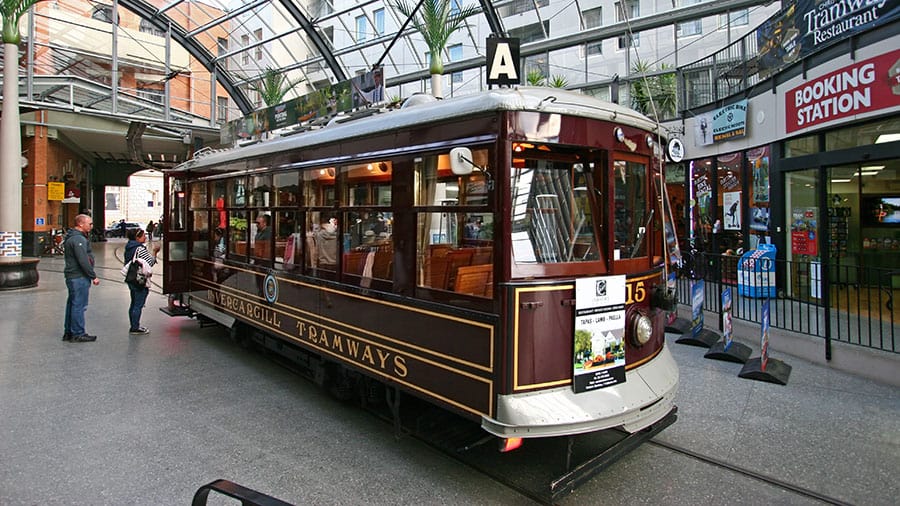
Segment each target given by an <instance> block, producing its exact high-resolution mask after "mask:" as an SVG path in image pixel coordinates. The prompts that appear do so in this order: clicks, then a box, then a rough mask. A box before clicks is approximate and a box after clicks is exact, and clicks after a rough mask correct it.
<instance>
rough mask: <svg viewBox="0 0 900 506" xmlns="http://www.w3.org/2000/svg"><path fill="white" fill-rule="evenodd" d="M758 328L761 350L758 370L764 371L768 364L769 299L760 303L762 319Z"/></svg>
mask: <svg viewBox="0 0 900 506" xmlns="http://www.w3.org/2000/svg"><path fill="white" fill-rule="evenodd" d="M759 328H760V339H759V341H760V342H759V349H760V350H761V351H760V361H759V368H760V370H762V371H765V370H766V364H768V363H769V299H766V300H764V301H763V303H762V317H761V321H760V327H759Z"/></svg>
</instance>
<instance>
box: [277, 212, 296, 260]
mask: <svg viewBox="0 0 900 506" xmlns="http://www.w3.org/2000/svg"><path fill="white" fill-rule="evenodd" d="M274 227H275V268H276V269H285V270H293V269H294V267H295V266H296V265H297V264H299V263H300V244H301V233H300V232H301V230H302V229H301V228H300V222H299V213H295V212H293V211H283V212H279V213H275V224H274Z"/></svg>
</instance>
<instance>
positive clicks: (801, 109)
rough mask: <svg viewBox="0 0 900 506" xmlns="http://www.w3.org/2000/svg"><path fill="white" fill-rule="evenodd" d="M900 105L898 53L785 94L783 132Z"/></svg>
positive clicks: (899, 57) (801, 86) (855, 65)
mask: <svg viewBox="0 0 900 506" xmlns="http://www.w3.org/2000/svg"><path fill="white" fill-rule="evenodd" d="M897 105H900V49H897V50H894V51H891V52H889V53H886V54H883V55H881V56H876V57H875V58H870V59H868V60H864V61H861V62H857V63H854V64H852V65H848V66H846V67H844V68H842V69H840V70H836V71H834V72H832V73H830V74H826V75H824V76H822V77H820V78H818V79H814V80H812V81H808V82H806V83H803V84H801V85H800V86H797V87H795V88H792V89H790V90H788V92H787V93H786V94H785V111H786V112H785V115H786V117H785V130H786V131H787V133H792V132H796V131H798V130H802V129H804V128H809V127H812V126H815V125H819V124H822V123H827V122H829V121H834V120H838V119H841V118H846V117H849V116H854V115H857V114H862V113H866V112H871V111H877V110H880V109H886V108H889V107H894V106H897Z"/></svg>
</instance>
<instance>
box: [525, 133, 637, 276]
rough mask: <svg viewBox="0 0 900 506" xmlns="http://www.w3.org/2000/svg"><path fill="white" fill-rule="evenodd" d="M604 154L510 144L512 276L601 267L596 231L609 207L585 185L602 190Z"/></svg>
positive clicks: (602, 242) (602, 249) (602, 248)
mask: <svg viewBox="0 0 900 506" xmlns="http://www.w3.org/2000/svg"><path fill="white" fill-rule="evenodd" d="M609 156H610V155H609V152H607V151H603V150H591V149H588V148H586V147H579V148H575V149H567V148H566V147H564V146H560V145H554V144H539V143H520V144H518V145H513V157H512V167H511V170H510V173H509V176H508V177H509V179H510V182H509V191H510V195H509V199H510V210H509V212H510V215H509V220H510V230H509V236H510V244H511V248H510V253H509V254H510V258H511V262H512V277H513V278H526V277H532V276H544V277H546V276H560V275H573V274H581V273H597V272H598V270H599V271H605V260H606V256H607V255H606V250H607V248H608V247H609V245H608V244H607V241H606V239H604V238H603V236H602V235H601V234H600V231H601V230H603V229H604V228H605V227H604V226H603V223H605V222H606V215H607V213H608V212H610V211H609V209H607V208H606V203H602V204H601V202H598V201H597V199H598V198H599V197H598V196H597V195H596V192H593V194H592V193H591V192H589V191H588V189H589V188H591V187H593V188H594V189H595V190H597V191H599V192H600V193H601V194H606V186H607V185H608V184H610V183H609V181H608V180H609V179H611V178H612V176H611V175H610V174H609V172H608V171H607V169H606V167H607V164H608V163H609V161H610V160H609ZM644 164H645V166H646V162H644ZM560 176H562V177H560ZM645 182H646V179H645ZM644 189H645V192H641V193H642V194H643V193H646V189H647V188H646V187H645V188H644ZM562 193H565V197H566V198H560V196H561V195H562ZM609 205H610V206H611V205H612V203H611V202H610V203H609ZM594 211H596V213H597V214H596V216H595V215H594ZM562 225H565V226H562Z"/></svg>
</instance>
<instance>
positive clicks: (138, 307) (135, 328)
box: [124, 229, 159, 334]
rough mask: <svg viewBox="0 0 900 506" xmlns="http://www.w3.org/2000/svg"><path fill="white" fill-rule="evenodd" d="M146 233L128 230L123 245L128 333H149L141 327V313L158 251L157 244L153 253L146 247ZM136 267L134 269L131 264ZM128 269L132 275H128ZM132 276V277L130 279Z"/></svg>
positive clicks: (139, 230)
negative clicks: (129, 325)
mask: <svg viewBox="0 0 900 506" xmlns="http://www.w3.org/2000/svg"><path fill="white" fill-rule="evenodd" d="M146 242H147V234H145V233H144V231H143V230H141V229H134V230H129V231H128V243H127V244H126V245H125V267H126V268H125V269H124V271H125V272H126V275H125V284H127V285H128V289H129V290H130V291H131V305H130V306H128V320H129V323H130V324H131V327H130V328H129V329H128V333H129V334H149V333H150V331H149V330H148V329H147V328H146V327H141V313H142V312H143V310H144V304H145V303H146V302H147V295H149V294H150V277H151V276H152V275H153V266H154V265H156V255H157V254H158V253H159V245H158V244H157V245H155V246H154V247H153V253H150V251H149V250H148V249H147V246H145V245H144V243H146ZM132 263H134V264H135V265H137V266H138V267H137V268H136V269H134V270H132V269H133V268H131V264H132ZM129 271H130V272H133V273H134V275H129ZM132 278H133V279H132Z"/></svg>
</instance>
